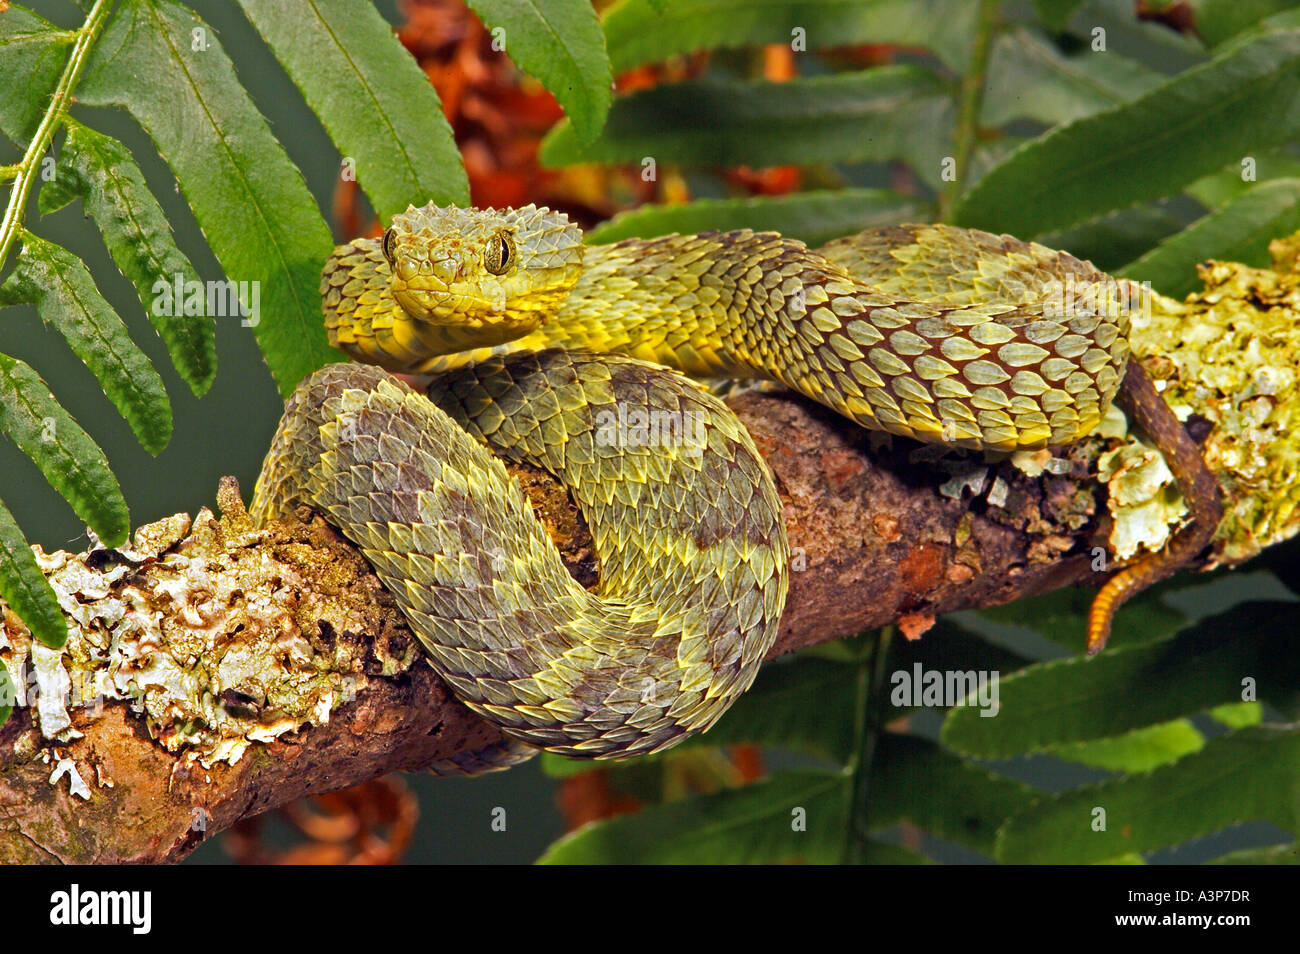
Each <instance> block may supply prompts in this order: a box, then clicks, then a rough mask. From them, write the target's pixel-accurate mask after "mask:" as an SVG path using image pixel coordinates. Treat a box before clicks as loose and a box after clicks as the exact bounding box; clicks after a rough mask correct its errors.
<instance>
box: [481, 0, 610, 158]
mask: <svg viewBox="0 0 1300 954" xmlns="http://www.w3.org/2000/svg"><path fill="white" fill-rule="evenodd" d="M467 2H468V3H469V6H470V9H472V10H473V11H474V12H475V13H477V14H478V16H479V19H480V20H482V21H483V23H484V24H485V25H486V26H487V27H488V28H489V29H492V30H494V31H495V30H496V29H501V30H503V31H504V33H503V34H495V35H496V36H500V37H501V38H502V39H503V40H504V42H505V51H506V55H507V56H509V57H510V59H511V61H512V62H513V63H514V64H515V65H516V66H518V67H519V68H520V69H521V70H523V71H524V72H526V73H530V74H532V75H533V76H535V77H537V79H539V80H540V81H541V83H542V85H543V86H545V87H546V88H547V89H548V90H549V91H550V93H551V95H552V96H554V97H555V98H556V100H557V101H558V102H559V104H560V105H561V106H563V107H564V112H565V114H566V115H567V116H568V117H569V119H570V120H571V121H572V122H573V127H574V128H575V129H576V130H577V132H578V138H579V139H581V140H583V141H584V142H585V141H589V140H591V139H593V138H594V137H595V135H596V134H597V133H598V132H600V127H601V126H603V125H604V124H605V116H606V115H607V114H608V113H609V103H610V99H611V98H612V92H611V88H612V86H613V82H614V80H613V76H612V74H611V72H610V66H609V56H608V55H607V54H606V53H605V34H604V33H603V32H602V31H601V29H600V21H599V20H598V19H597V18H596V11H595V8H593V7H592V5H591V3H590V0H522V2H520V0H467Z"/></svg>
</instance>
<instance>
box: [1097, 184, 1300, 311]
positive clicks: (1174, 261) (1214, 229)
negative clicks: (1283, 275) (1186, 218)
mask: <svg viewBox="0 0 1300 954" xmlns="http://www.w3.org/2000/svg"><path fill="white" fill-rule="evenodd" d="M1297 229H1300V179H1272V180H1270V181H1268V182H1261V183H1260V184H1259V185H1257V186H1255V187H1254V188H1253V189H1250V190H1249V191H1247V192H1244V193H1242V195H1240V196H1238V197H1237V198H1235V199H1232V200H1231V201H1229V202H1228V203H1227V204H1225V205H1223V206H1222V207H1220V208H1218V209H1215V210H1214V211H1213V212H1211V213H1210V214H1209V215H1206V216H1205V217H1204V218H1201V219H1198V220H1197V221H1196V222H1194V223H1193V224H1192V225H1191V226H1189V227H1188V228H1186V229H1184V230H1183V231H1181V232H1179V233H1178V234H1177V235H1173V236H1170V237H1169V238H1168V239H1166V240H1165V241H1164V242H1162V243H1161V244H1160V245H1158V246H1156V247H1155V248H1153V249H1152V250H1151V251H1149V252H1147V253H1146V254H1145V255H1143V256H1142V257H1141V258H1139V259H1137V261H1135V262H1132V263H1131V264H1129V265H1127V266H1125V267H1124V269H1123V270H1121V271H1120V273H1119V277H1121V278H1134V279H1137V280H1139V281H1149V282H1151V286H1152V287H1153V288H1155V289H1156V290H1157V291H1159V292H1160V293H1161V294H1164V295H1169V296H1170V297H1173V298H1182V297H1183V296H1184V295H1187V294H1190V293H1191V292H1194V291H1196V289H1197V288H1199V287H1200V286H1201V282H1200V280H1199V279H1198V278H1197V275H1196V266H1197V264H1198V263H1200V262H1204V261H1207V260H1208V259H1218V260H1220V261H1231V262H1243V263H1245V264H1246V265H1255V266H1257V267H1258V266H1264V265H1267V264H1268V263H1269V254H1268V243H1269V242H1270V241H1271V240H1273V239H1275V238H1281V237H1283V236H1286V235H1290V234H1291V233H1292V232H1294V231H1296V230H1297Z"/></svg>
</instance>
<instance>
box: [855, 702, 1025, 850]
mask: <svg viewBox="0 0 1300 954" xmlns="http://www.w3.org/2000/svg"><path fill="white" fill-rule="evenodd" d="M988 721H991V722H995V721H997V720H996V719H990V720H988ZM1039 794H1040V793H1039V792H1037V791H1036V790H1034V789H1032V788H1030V787H1029V786H1027V785H1023V784H1021V783H1020V782H1016V781H1013V780H1011V779H1008V778H1002V777H1000V776H997V775H994V774H993V773H992V772H989V771H988V770H986V769H983V768H980V767H979V766H978V765H974V764H972V763H970V762H967V761H965V760H964V759H961V758H958V757H957V756H956V755H953V754H952V753H951V752H946V751H944V750H943V749H941V748H940V747H939V746H937V745H935V744H934V743H933V742H931V741H929V740H928V739H922V738H919V737H917V736H912V735H897V734H894V733H891V732H886V733H884V734H883V735H882V736H881V737H880V741H879V743H878V745H877V748H876V757H875V760H874V762H873V764H872V774H871V783H870V786H869V787H868V790H867V823H868V825H869V826H870V828H871V830H873V831H879V830H880V829H883V828H889V827H890V826H892V825H896V824H898V823H899V822H902V821H909V822H911V823H912V824H914V825H916V826H917V827H918V828H921V829H923V830H925V831H928V832H929V833H930V834H932V835H935V836H937V837H939V838H944V839H947V840H948V841H951V842H953V843H955V844H958V845H963V846H964V847H966V848H970V849H971V850H972V851H978V852H982V853H984V854H986V855H992V854H993V849H994V843H995V840H996V838H997V833H998V828H999V827H1000V826H1001V825H1002V823H1003V822H1004V821H1005V820H1006V819H1008V818H1011V817H1012V816H1014V815H1016V814H1018V813H1020V812H1021V811H1024V809H1025V808H1026V807H1027V806H1028V805H1029V804H1030V802H1032V801H1033V799H1035V798H1037V797H1038V795H1039Z"/></svg>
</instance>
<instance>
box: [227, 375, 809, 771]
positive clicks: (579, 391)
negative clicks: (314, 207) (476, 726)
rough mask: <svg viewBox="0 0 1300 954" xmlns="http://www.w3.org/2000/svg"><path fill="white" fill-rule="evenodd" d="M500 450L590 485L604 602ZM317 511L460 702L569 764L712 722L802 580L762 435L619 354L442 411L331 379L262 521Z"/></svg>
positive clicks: (301, 425)
mask: <svg viewBox="0 0 1300 954" xmlns="http://www.w3.org/2000/svg"><path fill="white" fill-rule="evenodd" d="M430 399H432V400H430ZM497 455H499V457H500V458H505V459H507V460H516V461H523V462H527V463H531V464H533V465H535V466H538V467H541V468H543V469H545V470H547V471H549V472H550V473H552V474H554V475H555V476H556V477H557V478H558V479H560V481H561V482H562V483H563V484H565V485H566V486H567V487H569V488H571V492H572V493H573V494H574V497H575V502H576V503H577V504H578V505H579V506H580V507H581V509H582V511H583V513H584V515H585V517H586V519H587V522H588V526H589V528H590V530H591V533H592V536H593V539H594V542H595V545H596V551H597V553H598V555H599V558H600V564H601V578H600V581H599V583H598V584H597V586H596V587H595V589H594V590H593V591H588V590H586V589H584V588H583V587H581V586H580V585H579V584H578V583H577V582H576V581H575V580H574V579H573V578H572V577H571V576H570V575H569V573H568V571H567V570H566V569H565V567H564V565H563V563H562V562H561V560H560V557H559V554H558V552H557V551H556V548H555V545H554V543H553V542H552V541H551V539H550V538H549V536H548V535H547V533H546V531H545V529H544V528H543V526H542V524H541V523H540V522H539V521H538V520H537V519H536V518H535V517H534V515H533V512H532V510H531V507H530V505H529V503H528V501H527V499H526V498H525V497H524V495H523V492H522V490H521V489H520V488H519V486H518V485H517V483H516V482H515V481H514V479H513V478H512V477H511V476H510V475H509V474H508V473H507V471H506V469H505V466H504V464H503V463H502V461H501V460H500V459H498V456H497ZM299 503H304V504H307V505H310V506H311V507H313V508H314V509H316V510H318V511H320V512H322V513H323V514H324V515H325V516H326V518H327V519H329V520H330V521H331V522H332V523H333V524H334V525H335V526H337V527H339V528H340V529H341V530H342V532H343V533H344V535H345V536H347V537H348V538H349V539H350V540H351V541H352V542H353V543H354V544H356V545H357V546H358V547H359V548H360V549H361V551H362V554H363V555H364V556H365V558H366V559H367V560H368V561H369V563H370V564H371V566H372V567H374V569H375V571H376V573H377V574H378V576H379V578H380V580H381V581H382V582H383V583H384V585H385V586H386V587H387V588H388V589H389V590H390V591H391V592H392V593H393V595H394V597H395V598H396V600H397V602H398V604H399V606H400V607H401V608H402V610H403V612H404V613H405V615H406V617H407V619H408V620H409V621H410V623H411V626H412V629H413V630H414V631H415V633H416V635H417V637H418V638H419V640H420V642H421V643H422V644H423V646H424V648H425V649H426V651H427V654H428V656H429V658H430V661H431V664H432V665H433V667H434V668H435V669H436V670H437V671H438V673H439V674H440V675H441V676H442V677H443V679H444V680H445V681H446V682H447V683H448V684H449V685H450V687H451V688H452V690H453V691H454V692H455V694H456V695H457V697H458V698H460V699H461V701H463V702H464V703H465V704H466V705H468V706H469V707H470V708H471V709H472V710H474V711H475V712H477V713H478V714H480V715H482V716H484V717H485V718H487V719H488V720H490V721H492V722H494V723H495V724H497V725H498V726H500V727H501V728H502V730H503V731H504V732H505V733H506V734H507V735H509V736H511V737H513V738H515V739H518V740H521V741H523V742H525V743H527V744H529V745H532V746H534V747H537V748H545V749H549V750H551V751H554V752H557V753H560V754H563V755H568V756H575V757H586V758H621V757H627V756H632V755H638V754H642V753H646V752H652V751H656V750H659V749H663V748H666V747H668V746H670V745H673V744H674V743H676V742H679V741H681V740H682V739H683V738H685V737H686V735H687V734H691V733H694V732H696V731H700V730H703V729H705V728H707V727H708V726H710V725H711V724H712V723H713V722H714V721H715V720H716V719H717V718H718V717H719V716H720V715H721V714H722V713H723V712H724V711H725V710H726V709H727V707H728V706H729V705H730V704H731V703H732V701H734V700H735V699H736V698H737V697H738V696H739V695H740V694H741V693H742V692H743V691H744V690H745V689H747V688H748V687H749V685H750V683H751V682H752V681H753V678H754V676H755V674H756V673H757V671H758V667H759V664H760V663H761V662H762V660H763V658H764V656H765V655H766V653H767V651H768V650H769V649H770V648H771V646H772V644H773V642H774V641H775V638H776V634H777V624H778V621H779V619H780V616H781V611H782V609H783V608H784V604H785V597H786V592H787V589H788V585H789V578H788V566H789V546H788V543H787V542H786V537H785V528H784V523H783V522H782V519H781V507H780V501H779V499H778V498H777V494H776V489H775V486H774V484H773V481H772V478H771V476H770V475H769V474H768V473H767V471H766V469H765V465H764V463H763V460H762V458H761V457H760V456H759V454H758V451H757V450H756V448H755V447H754V445H753V441H752V439H751V438H750V437H749V435H748V433H747V432H746V431H745V429H744V426H743V425H742V424H740V422H739V421H738V420H737V419H736V418H735V417H734V415H732V414H731V413H730V411H728V410H727V409H726V407H725V405H723V404H722V403H721V402H720V401H719V400H717V399H716V398H714V397H713V396H711V395H709V394H708V393H706V392H705V391H703V390H702V389H700V388H699V387H698V386H697V385H696V384H694V383H692V382H691V381H689V380H688V379H686V378H685V377H683V376H681V375H679V374H676V373H671V372H665V371H664V370H663V369H659V368H654V367H652V366H650V365H647V364H644V363H643V362H640V361H637V360H634V359H631V358H626V357H620V356H617V355H605V354H599V355H597V354H592V353H588V352H573V351H559V350H549V351H544V352H541V353H537V354H525V355H515V356H511V357H509V358H494V359H490V360H488V361H485V362H481V363H479V364H476V365H472V366H468V367H465V368H462V369H458V370H456V371H452V372H449V373H447V374H445V375H443V376H441V377H440V378H439V379H438V380H437V381H436V382H435V385H434V387H433V388H432V389H431V391H430V393H429V395H428V397H426V396H425V395H424V394H420V393H418V392H416V391H414V390H412V389H410V388H409V387H408V386H406V385H405V384H403V383H401V382H400V381H399V380H398V379H396V378H394V377H393V376H392V375H390V374H389V373H387V372H385V371H383V370H381V369H380V368H377V367H372V366H364V365H357V364H347V365H330V366H328V367H326V368H324V369H322V370H320V371H318V372H316V373H315V374H313V375H312V376H311V377H309V378H308V379H307V380H306V381H305V382H303V384H301V385H300V386H299V388H298V390H297V391H296V392H295V393H294V394H293V396H292V397H291V398H290V400H289V402H288V405H287V407H286V410H285V413H284V416H283V418H282V420H281V423H280V427H279V430H278V431H277V434H276V437H275V439H274V442H273V444H272V447H271V450H270V452H269V454H268V457H267V462H266V465H265V466H264V468H263V472H262V476H261V478H260V479H259V481H258V485H257V489H256V491H255V493H254V501H253V507H252V511H251V513H252V515H253V517H254V519H257V520H263V521H264V520H266V519H268V518H270V517H274V516H277V515H281V514H285V513H288V512H291V511H292V508H293V507H294V506H295V505H297V504H299ZM462 768H463V767H462Z"/></svg>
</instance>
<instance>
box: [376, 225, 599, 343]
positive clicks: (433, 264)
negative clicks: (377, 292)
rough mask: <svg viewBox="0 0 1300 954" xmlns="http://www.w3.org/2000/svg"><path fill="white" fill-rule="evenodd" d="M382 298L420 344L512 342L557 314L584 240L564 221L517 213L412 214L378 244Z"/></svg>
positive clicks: (577, 271) (579, 266)
mask: <svg viewBox="0 0 1300 954" xmlns="http://www.w3.org/2000/svg"><path fill="white" fill-rule="evenodd" d="M381 248H382V250H383V253H384V257H385V258H386V259H387V260H388V264H389V268H390V271H391V276H390V278H389V292H390V293H391V294H392V296H393V298H394V299H395V300H396V301H397V303H398V304H399V305H400V306H401V307H402V310H403V311H405V312H406V313H407V314H408V315H410V317H411V318H412V319H414V320H415V321H416V322H419V323H421V324H424V325H426V326H429V325H431V326H434V328H429V327H425V328H424V329H422V334H421V337H423V338H426V339H428V338H429V337H430V335H431V334H432V335H433V336H434V337H439V336H441V337H443V338H445V339H446V340H447V342H448V347H447V350H448V351H454V350H460V347H464V346H465V345H464V344H461V342H462V341H464V342H465V343H467V344H472V345H475V346H478V345H485V344H495V343H499V342H502V341H510V340H512V339H514V338H518V337H521V336H523V335H525V334H528V333H529V332H530V331H533V330H534V329H535V328H537V326H538V325H540V324H541V323H542V322H543V321H545V320H546V319H547V318H548V317H550V316H551V315H552V314H554V313H555V311H556V309H557V308H558V307H559V306H560V304H561V303H562V302H563V301H564V299H565V298H566V297H567V296H568V294H569V292H570V291H571V290H572V288H573V286H574V284H575V283H576V282H577V280H578V276H579V275H580V274H581V271H582V249H583V246H582V230H581V229H579V228H578V226H577V225H575V224H573V223H572V222H570V221H569V218H568V216H566V215H564V214H562V213H559V212H552V211H551V210H550V209H546V208H538V207H537V206H534V205H529V206H525V207H524V208H521V209H501V210H496V209H458V208H456V207H454V206H451V207H448V208H439V207H438V206H435V205H426V206H424V207H422V208H418V209H417V208H415V207H414V206H412V207H410V208H408V209H407V210H406V211H405V212H403V213H401V214H399V215H396V216H394V217H393V224H392V226H391V227H390V228H389V229H388V230H387V231H386V232H385V233H384V236H383V239H382V240H381Z"/></svg>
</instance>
